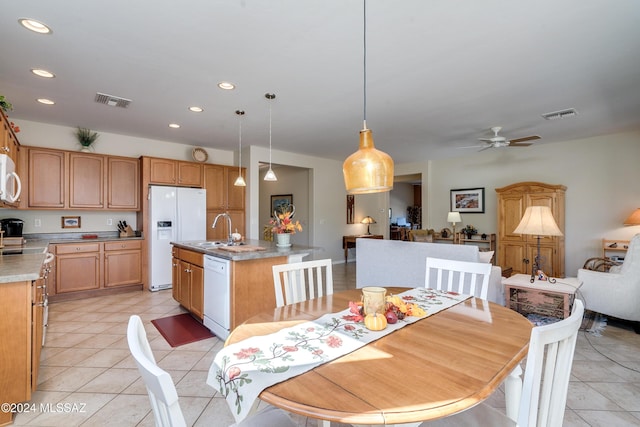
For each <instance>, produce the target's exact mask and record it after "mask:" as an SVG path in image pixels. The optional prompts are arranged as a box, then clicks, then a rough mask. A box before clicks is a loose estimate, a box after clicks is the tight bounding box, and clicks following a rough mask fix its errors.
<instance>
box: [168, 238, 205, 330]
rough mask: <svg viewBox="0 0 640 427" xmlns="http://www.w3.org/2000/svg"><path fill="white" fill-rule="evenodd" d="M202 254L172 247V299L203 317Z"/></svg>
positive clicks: (200, 317) (198, 316) (197, 315)
mask: <svg viewBox="0 0 640 427" xmlns="http://www.w3.org/2000/svg"><path fill="white" fill-rule="evenodd" d="M203 266H204V256H203V255H202V254H201V253H199V252H193V251H188V250H185V249H181V248H176V247H174V248H173V262H172V269H173V270H172V272H173V273H172V293H173V299H175V300H176V301H178V302H179V303H180V305H182V306H183V307H184V308H186V309H187V310H189V311H190V312H191V313H193V314H194V315H195V316H196V317H197V318H198V319H200V320H202V319H203V317H204V267H203Z"/></svg>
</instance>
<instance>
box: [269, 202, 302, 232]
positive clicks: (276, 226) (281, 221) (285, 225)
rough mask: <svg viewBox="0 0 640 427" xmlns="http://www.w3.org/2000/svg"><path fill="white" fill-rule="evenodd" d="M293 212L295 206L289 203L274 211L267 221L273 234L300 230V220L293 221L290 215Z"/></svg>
mask: <svg viewBox="0 0 640 427" xmlns="http://www.w3.org/2000/svg"><path fill="white" fill-rule="evenodd" d="M294 212H295V208H293V206H292V205H289V206H288V207H287V208H281V209H280V210H279V211H275V212H274V214H275V216H274V217H273V218H271V220H270V221H269V225H270V226H271V231H272V232H273V233H274V234H283V233H289V234H295V232H296V231H302V225H301V224H300V221H293V219H292V217H293V214H294Z"/></svg>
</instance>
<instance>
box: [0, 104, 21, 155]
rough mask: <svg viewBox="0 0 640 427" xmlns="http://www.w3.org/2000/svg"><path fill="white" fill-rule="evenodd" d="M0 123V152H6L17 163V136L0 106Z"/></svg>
mask: <svg viewBox="0 0 640 427" xmlns="http://www.w3.org/2000/svg"><path fill="white" fill-rule="evenodd" d="M0 123H1V124H2V125H1V127H0V132H2V134H0V153H1V154H7V155H8V156H9V157H11V159H12V160H13V162H14V163H15V164H16V165H17V164H18V152H19V151H20V143H19V142H18V138H17V137H16V134H15V133H14V132H13V129H12V128H11V123H10V122H9V119H8V118H7V116H6V115H5V114H4V111H3V110H2V108H0Z"/></svg>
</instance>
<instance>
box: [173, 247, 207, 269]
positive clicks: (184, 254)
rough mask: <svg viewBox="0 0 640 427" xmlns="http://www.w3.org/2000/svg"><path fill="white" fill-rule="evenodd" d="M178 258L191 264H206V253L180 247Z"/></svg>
mask: <svg viewBox="0 0 640 427" xmlns="http://www.w3.org/2000/svg"><path fill="white" fill-rule="evenodd" d="M178 258H180V259H181V260H183V261H185V262H188V263H190V264H195V265H199V266H200V267H202V266H203V265H204V255H202V254H201V253H199V252H193V251H187V250H185V249H180V248H178Z"/></svg>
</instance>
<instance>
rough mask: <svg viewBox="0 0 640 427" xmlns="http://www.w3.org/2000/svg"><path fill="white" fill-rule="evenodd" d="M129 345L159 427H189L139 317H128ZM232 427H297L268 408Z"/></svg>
mask: <svg viewBox="0 0 640 427" xmlns="http://www.w3.org/2000/svg"><path fill="white" fill-rule="evenodd" d="M127 342H128V343H129V350H130V351H131V355H132V356H133V358H134V359H135V361H136V365H137V366H138V371H139V372H140V375H141V376H142V379H143V381H144V384H145V386H146V387H147V392H148V394H149V400H150V401H151V409H152V410H153V417H154V419H155V425H156V427H181V426H186V425H187V423H186V421H185V419H184V415H183V414H182V409H181V408H180V402H179V401H178V392H177V391H176V386H175V385H174V384H173V380H172V379H171V375H169V373H168V372H166V371H164V370H162V369H161V368H160V367H158V365H157V364H156V360H155V358H154V357H153V352H152V351H151V347H150V346H149V340H148V339H147V333H146V331H145V330H144V326H143V324H142V320H141V319H140V316H137V315H133V316H131V317H129V325H128V327H127ZM231 427H296V425H295V423H294V422H293V421H292V420H291V418H289V416H288V415H287V413H286V412H285V411H283V410H281V409H278V408H275V407H273V406H271V405H268V406H267V407H265V408H264V409H262V410H260V411H258V412H256V413H255V414H253V415H251V416H250V417H248V418H246V419H244V420H243V421H242V422H241V423H239V424H232V425H231Z"/></svg>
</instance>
